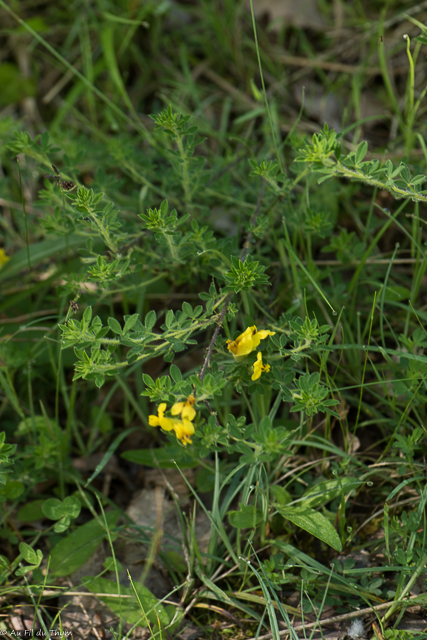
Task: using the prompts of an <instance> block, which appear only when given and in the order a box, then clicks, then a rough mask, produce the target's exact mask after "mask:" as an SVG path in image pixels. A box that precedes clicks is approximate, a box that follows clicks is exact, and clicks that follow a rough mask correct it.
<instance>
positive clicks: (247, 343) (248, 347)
mask: <svg viewBox="0 0 427 640" xmlns="http://www.w3.org/2000/svg"><path fill="white" fill-rule="evenodd" d="M275 334H276V332H275V331H267V330H266V329H263V330H261V331H258V329H257V328H256V326H255V325H254V326H253V327H248V328H247V329H246V330H245V331H244V332H243V333H241V334H240V336H238V337H237V338H236V339H235V340H227V345H228V347H227V348H228V350H229V351H231V353H232V354H233V356H234V357H235V358H241V357H243V356H247V355H248V354H249V353H251V352H252V351H254V349H256V348H257V347H258V345H259V343H260V342H261V340H264V339H265V338H268V336H274V335H275ZM253 367H254V372H253V375H252V378H251V379H252V380H258V378H259V377H260V376H261V373H262V372H263V371H264V372H265V373H267V372H268V371H270V365H269V364H263V363H262V353H261V351H258V353H257V359H256V361H255V362H254V365H253Z"/></svg>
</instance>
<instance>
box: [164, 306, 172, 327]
mask: <svg viewBox="0 0 427 640" xmlns="http://www.w3.org/2000/svg"><path fill="white" fill-rule="evenodd" d="M173 322H174V313H173V311H172V309H168V311H167V312H166V318H165V324H166V326H167V328H168V329H170V328H171V326H172V324H173Z"/></svg>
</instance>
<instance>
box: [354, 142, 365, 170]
mask: <svg viewBox="0 0 427 640" xmlns="http://www.w3.org/2000/svg"><path fill="white" fill-rule="evenodd" d="M367 152H368V143H367V142H366V140H364V141H363V142H361V143H360V144H359V146H358V147H357V149H356V157H355V164H356V165H357V164H359V162H362V160H363V158H364V157H365V156H366V154H367Z"/></svg>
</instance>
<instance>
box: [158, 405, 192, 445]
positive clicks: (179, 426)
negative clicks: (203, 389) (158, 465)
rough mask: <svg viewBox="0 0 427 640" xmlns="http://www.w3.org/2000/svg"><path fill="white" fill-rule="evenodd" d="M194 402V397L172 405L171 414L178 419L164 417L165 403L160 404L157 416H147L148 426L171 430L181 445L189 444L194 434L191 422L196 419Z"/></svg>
mask: <svg viewBox="0 0 427 640" xmlns="http://www.w3.org/2000/svg"><path fill="white" fill-rule="evenodd" d="M195 402H196V398H195V397H194V396H188V398H187V400H186V401H185V402H176V403H175V404H174V405H172V408H171V414H172V415H173V416H180V417H179V418H167V417H165V411H166V406H167V405H166V402H162V403H161V404H159V406H158V408H157V416H148V424H149V425H150V426H151V427H161V428H162V429H163V430H164V431H172V430H173V431H175V435H176V437H177V438H178V440H181V442H182V444H183V445H187V444H191V443H192V440H191V436H192V435H193V433H194V425H193V420H194V418H195V417H196V410H195V408H194V403H195Z"/></svg>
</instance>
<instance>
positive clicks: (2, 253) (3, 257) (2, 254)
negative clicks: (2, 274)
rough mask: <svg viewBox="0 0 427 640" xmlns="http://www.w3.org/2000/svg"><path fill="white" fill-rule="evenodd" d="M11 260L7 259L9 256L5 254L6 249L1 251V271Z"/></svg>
mask: <svg viewBox="0 0 427 640" xmlns="http://www.w3.org/2000/svg"><path fill="white" fill-rule="evenodd" d="M9 260H10V258H8V257H7V255H6V254H5V252H4V249H0V269H1V268H2V266H3V265H4V264H6V262H8V261H9Z"/></svg>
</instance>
